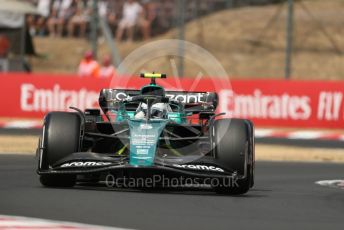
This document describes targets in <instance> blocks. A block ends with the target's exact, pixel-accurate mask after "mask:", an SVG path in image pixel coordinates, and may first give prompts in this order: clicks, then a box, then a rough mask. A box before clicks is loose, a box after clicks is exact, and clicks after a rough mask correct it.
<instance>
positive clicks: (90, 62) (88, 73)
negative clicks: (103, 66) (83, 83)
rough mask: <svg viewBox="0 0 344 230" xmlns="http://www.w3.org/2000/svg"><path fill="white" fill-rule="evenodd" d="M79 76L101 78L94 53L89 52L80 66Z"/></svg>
mask: <svg viewBox="0 0 344 230" xmlns="http://www.w3.org/2000/svg"><path fill="white" fill-rule="evenodd" d="M78 75H79V76H80V77H94V78H97V77H99V64H98V62H97V61H96V60H94V59H93V53H92V51H87V52H85V54H84V58H83V59H82V60H81V62H80V64H79V70H78Z"/></svg>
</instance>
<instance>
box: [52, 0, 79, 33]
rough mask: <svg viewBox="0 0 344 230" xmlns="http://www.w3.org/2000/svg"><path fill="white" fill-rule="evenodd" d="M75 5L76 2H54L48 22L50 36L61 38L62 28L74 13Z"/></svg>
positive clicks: (57, 0)
mask: <svg viewBox="0 0 344 230" xmlns="http://www.w3.org/2000/svg"><path fill="white" fill-rule="evenodd" d="M76 5H77V3H76V0H54V3H53V5H52V10H51V11H52V12H51V16H50V18H49V20H48V27H49V33H50V36H53V37H55V36H59V37H62V35H63V27H64V25H65V23H67V21H68V20H69V19H70V18H71V17H72V16H73V14H74V13H75V10H76Z"/></svg>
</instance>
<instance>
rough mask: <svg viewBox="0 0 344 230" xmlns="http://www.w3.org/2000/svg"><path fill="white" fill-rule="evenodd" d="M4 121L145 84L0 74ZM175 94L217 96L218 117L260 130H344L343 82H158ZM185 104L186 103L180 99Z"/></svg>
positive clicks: (86, 104)
mask: <svg viewBox="0 0 344 230" xmlns="http://www.w3.org/2000/svg"><path fill="white" fill-rule="evenodd" d="M0 79H1V84H0V96H1V100H0V117H18V118H43V116H44V114H45V113H47V112H49V111H55V110H68V107H69V106H74V107H78V108H80V109H82V110H83V109H85V108H95V107H98V96H99V91H100V89H102V88H122V89H123V88H131V89H133V88H135V89H139V88H140V87H141V86H143V85H144V84H147V79H138V78H137V77H135V78H134V77H132V78H128V79H125V80H124V81H123V80H115V81H112V82H110V81H109V80H103V79H92V78H80V77H76V76H54V75H44V74H20V73H18V74H17V73H11V74H0ZM158 83H159V84H161V85H163V86H164V87H166V88H167V89H171V90H176V89H179V90H192V91H216V92H217V93H218V95H219V99H220V100H219V106H218V112H226V116H228V117H240V118H249V119H252V120H253V121H254V123H255V124H256V125H258V126H278V127H281V126H282V127H305V128H306V127H308V128H313V127H317V128H344V102H343V95H344V81H343V82H338V81H337V82H328V81H284V80H231V81H230V83H229V81H228V80H218V79H212V78H205V79H201V80H199V79H198V80H195V79H182V80H179V79H178V81H175V78H170V79H167V80H158ZM182 99H183V100H187V98H182Z"/></svg>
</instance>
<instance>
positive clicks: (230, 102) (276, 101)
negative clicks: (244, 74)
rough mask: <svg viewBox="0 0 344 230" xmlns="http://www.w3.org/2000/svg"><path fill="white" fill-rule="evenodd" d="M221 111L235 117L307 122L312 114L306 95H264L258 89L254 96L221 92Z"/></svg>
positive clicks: (227, 91) (228, 91)
mask: <svg viewBox="0 0 344 230" xmlns="http://www.w3.org/2000/svg"><path fill="white" fill-rule="evenodd" d="M220 109H221V112H226V113H227V114H228V115H230V116H234V117H245V118H263V119H292V120H307V119H309V118H310V116H311V113H312V108H311V105H310V98H309V97H308V96H306V95H302V96H291V95H289V94H287V93H284V94H282V95H264V94H263V93H262V92H261V91H260V90H258V89H256V90H254V92H253V94H236V93H235V92H234V91H232V90H222V91H220Z"/></svg>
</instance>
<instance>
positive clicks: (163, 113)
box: [151, 103, 167, 119]
mask: <svg viewBox="0 0 344 230" xmlns="http://www.w3.org/2000/svg"><path fill="white" fill-rule="evenodd" d="M151 116H152V118H160V119H166V118H167V105H166V104H165V103H155V104H154V105H152V108H151Z"/></svg>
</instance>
